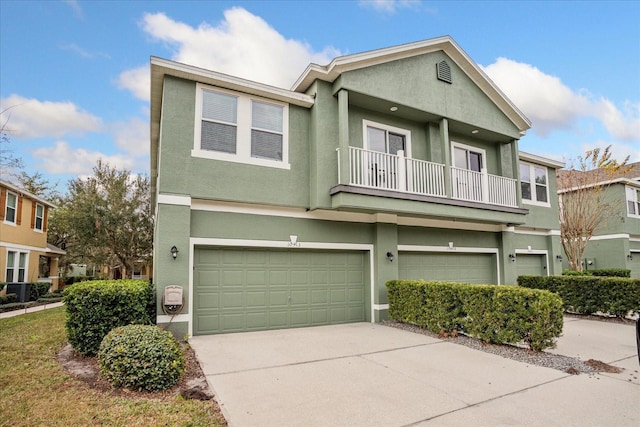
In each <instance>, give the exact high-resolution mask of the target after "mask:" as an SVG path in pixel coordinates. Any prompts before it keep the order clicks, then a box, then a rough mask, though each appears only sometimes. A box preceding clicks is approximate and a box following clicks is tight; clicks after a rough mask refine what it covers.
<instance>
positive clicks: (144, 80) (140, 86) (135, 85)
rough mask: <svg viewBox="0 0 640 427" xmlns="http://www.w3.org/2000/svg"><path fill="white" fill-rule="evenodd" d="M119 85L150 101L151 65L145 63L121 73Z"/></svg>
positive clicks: (139, 97)
mask: <svg viewBox="0 0 640 427" xmlns="http://www.w3.org/2000/svg"><path fill="white" fill-rule="evenodd" d="M117 85H118V87H119V88H121V89H127V90H129V91H130V92H131V93H133V95H134V96H135V97H136V98H138V99H142V100H143V101H149V97H150V91H151V76H150V75H149V66H148V65H143V66H141V67H138V68H133V69H131V70H127V71H124V72H122V73H120V76H118V81H117Z"/></svg>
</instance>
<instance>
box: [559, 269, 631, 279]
mask: <svg viewBox="0 0 640 427" xmlns="http://www.w3.org/2000/svg"><path fill="white" fill-rule="evenodd" d="M562 275H563V276H604V277H631V270H629V269H628V268H599V269H596V270H582V271H576V270H564V271H563V272H562Z"/></svg>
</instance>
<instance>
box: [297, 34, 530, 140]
mask: <svg viewBox="0 0 640 427" xmlns="http://www.w3.org/2000/svg"><path fill="white" fill-rule="evenodd" d="M437 51H443V52H444V53H446V54H447V55H448V56H449V57H450V58H451V60H452V61H454V62H455V63H456V64H457V65H458V67H460V69H461V70H462V71H463V72H464V73H465V74H466V75H467V76H468V77H469V78H470V79H471V80H472V81H473V82H474V83H475V84H476V85H477V86H478V87H479V88H480V89H481V90H482V91H483V92H484V93H485V95H487V97H489V99H491V101H492V102H493V103H494V104H495V105H496V106H497V107H498V108H499V109H500V110H501V111H502V112H503V113H504V114H505V115H506V116H507V117H508V118H509V120H511V122H512V123H513V124H514V125H515V126H516V127H517V128H518V129H519V130H520V132H525V131H526V130H527V129H530V128H531V121H530V120H529V119H528V118H527V117H526V116H525V115H524V114H523V113H522V112H521V111H520V110H519V109H518V107H516V106H515V104H514V103H513V102H511V100H509V98H507V96H506V95H505V94H504V93H503V92H502V91H501V90H500V89H499V88H498V86H496V84H495V83H493V81H491V79H490V78H489V76H487V75H486V73H485V72H484V71H482V69H481V68H480V67H479V66H478V65H477V64H476V63H475V62H474V61H473V60H472V59H471V58H470V57H469V55H467V54H466V53H465V52H464V51H463V50H462V49H461V48H460V46H458V44H457V43H456V42H455V41H454V40H453V39H452V38H451V37H450V36H443V37H437V38H433V39H428V40H422V41H418V42H414V43H407V44H402V45H398V46H392V47H387V48H383V49H376V50H371V51H367V52H361V53H355V54H352V55H345V56H339V57H337V58H334V59H333V60H332V61H331V62H330V63H329V64H327V65H318V64H313V63H311V64H309V66H308V67H307V68H306V70H305V71H304V72H303V73H302V75H301V76H300V77H299V78H298V80H297V81H296V82H295V83H294V85H293V87H292V89H291V90H293V91H296V92H305V91H306V90H307V89H308V88H309V86H311V84H312V83H313V82H314V81H315V80H323V81H327V82H334V81H335V80H336V79H337V78H338V77H339V76H340V75H341V74H342V73H343V72H346V71H352V70H357V69H360V68H366V67H370V66H373V65H378V64H383V63H386V62H391V61H397V60H399V59H404V58H410V57H414V56H418V55H424V54H426V53H431V52H437Z"/></svg>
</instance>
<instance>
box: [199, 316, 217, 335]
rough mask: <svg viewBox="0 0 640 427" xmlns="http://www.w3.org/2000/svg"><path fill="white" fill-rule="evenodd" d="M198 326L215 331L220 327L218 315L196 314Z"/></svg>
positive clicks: (204, 329)
mask: <svg viewBox="0 0 640 427" xmlns="http://www.w3.org/2000/svg"><path fill="white" fill-rule="evenodd" d="M196 320H197V322H198V326H199V328H200V329H201V330H203V331H217V330H219V329H220V316H219V315H217V314H210V315H198V316H196Z"/></svg>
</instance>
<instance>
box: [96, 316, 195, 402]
mask: <svg viewBox="0 0 640 427" xmlns="http://www.w3.org/2000/svg"><path fill="white" fill-rule="evenodd" d="M98 361H99V364H100V373H101V374H102V376H103V377H104V378H106V379H107V380H108V381H110V382H111V383H112V384H113V385H114V386H116V387H126V388H129V389H134V390H148V391H160V390H165V389H167V388H169V387H172V386H173V385H175V383H176V382H178V380H179V379H180V375H182V373H183V372H184V365H185V358H184V354H183V353H182V349H181V348H180V344H179V343H178V341H176V339H175V338H174V337H173V335H171V332H168V331H163V330H161V329H160V328H158V327H157V326H154V325H128V326H123V327H119V328H115V329H113V330H112V331H111V332H109V333H108V334H107V335H106V336H105V337H104V339H103V340H102V344H101V345H100V351H99V352H98Z"/></svg>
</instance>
